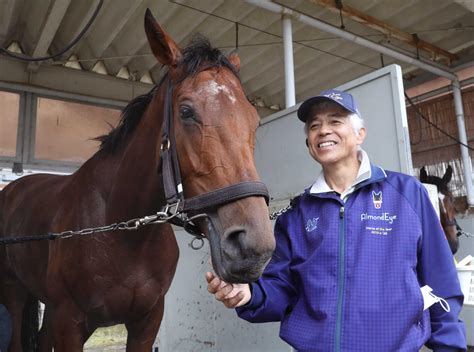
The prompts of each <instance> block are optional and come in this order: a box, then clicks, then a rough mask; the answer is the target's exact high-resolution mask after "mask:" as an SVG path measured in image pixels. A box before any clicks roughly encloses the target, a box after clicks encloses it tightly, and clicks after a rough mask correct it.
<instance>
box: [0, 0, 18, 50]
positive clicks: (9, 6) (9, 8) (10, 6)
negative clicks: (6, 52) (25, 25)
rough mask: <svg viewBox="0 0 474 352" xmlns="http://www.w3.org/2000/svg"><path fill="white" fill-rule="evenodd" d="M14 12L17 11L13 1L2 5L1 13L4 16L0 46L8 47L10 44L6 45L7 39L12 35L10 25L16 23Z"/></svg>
mask: <svg viewBox="0 0 474 352" xmlns="http://www.w3.org/2000/svg"><path fill="white" fill-rule="evenodd" d="M14 11H15V2H14V1H13V0H6V1H5V2H3V3H2V4H0V13H2V16H1V17H0V19H1V21H0V45H3V46H5V47H6V46H8V45H9V44H10V43H4V41H5V39H6V38H7V37H8V34H9V33H10V31H11V29H10V25H11V24H12V23H15V22H14V21H13V19H14V16H13V14H14Z"/></svg>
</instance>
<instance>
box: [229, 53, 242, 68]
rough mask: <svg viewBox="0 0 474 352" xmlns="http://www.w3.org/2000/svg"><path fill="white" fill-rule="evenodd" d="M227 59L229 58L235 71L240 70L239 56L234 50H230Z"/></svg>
mask: <svg viewBox="0 0 474 352" xmlns="http://www.w3.org/2000/svg"><path fill="white" fill-rule="evenodd" d="M227 60H229V62H230V63H231V64H232V66H234V68H235V71H236V72H239V71H240V57H239V54H237V52H236V51H233V52H231V53H230V54H229V56H228V57H227Z"/></svg>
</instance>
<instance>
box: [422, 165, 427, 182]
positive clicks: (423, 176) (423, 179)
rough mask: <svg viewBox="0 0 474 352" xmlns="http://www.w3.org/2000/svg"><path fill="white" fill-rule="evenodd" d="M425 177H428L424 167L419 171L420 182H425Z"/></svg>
mask: <svg viewBox="0 0 474 352" xmlns="http://www.w3.org/2000/svg"><path fill="white" fill-rule="evenodd" d="M427 177H428V174H427V173H426V170H425V167H424V166H423V167H422V168H421V169H420V182H425V181H426V178H427Z"/></svg>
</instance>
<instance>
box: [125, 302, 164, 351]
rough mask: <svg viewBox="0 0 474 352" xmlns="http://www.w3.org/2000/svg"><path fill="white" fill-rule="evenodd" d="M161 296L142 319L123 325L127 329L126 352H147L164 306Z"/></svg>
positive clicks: (154, 336)
mask: <svg viewBox="0 0 474 352" xmlns="http://www.w3.org/2000/svg"><path fill="white" fill-rule="evenodd" d="M164 303H165V298H164V296H162V297H161V298H160V299H159V300H158V302H157V303H156V306H155V307H154V308H153V309H152V310H151V311H150V313H149V314H147V315H146V316H144V317H141V319H139V320H138V319H137V320H134V321H131V322H128V323H127V324H125V326H126V328H127V332H128V335H127V352H142V351H143V352H145V351H146V352H149V351H151V349H152V346H153V342H155V338H156V335H157V333H158V330H159V329H160V325H161V320H162V319H163V312H164V306H165V304H164Z"/></svg>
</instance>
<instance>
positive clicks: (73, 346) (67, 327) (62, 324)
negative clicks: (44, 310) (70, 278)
mask: <svg viewBox="0 0 474 352" xmlns="http://www.w3.org/2000/svg"><path fill="white" fill-rule="evenodd" d="M49 314H50V315H51V317H49V318H48V320H49V321H51V324H48V325H47V329H48V328H49V327H50V328H51V329H52V335H53V347H54V352H82V351H83V349H84V343H85V342H86V341H87V339H88V338H89V336H90V332H89V331H88V330H87V328H86V317H85V315H84V314H83V313H82V312H81V311H80V310H79V309H78V308H77V307H76V306H75V305H74V304H73V303H69V302H64V303H62V304H60V305H58V307H54V310H51V311H50V312H49ZM45 340H46V342H47V333H46V336H45Z"/></svg>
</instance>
